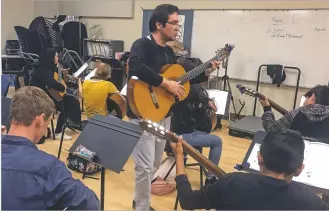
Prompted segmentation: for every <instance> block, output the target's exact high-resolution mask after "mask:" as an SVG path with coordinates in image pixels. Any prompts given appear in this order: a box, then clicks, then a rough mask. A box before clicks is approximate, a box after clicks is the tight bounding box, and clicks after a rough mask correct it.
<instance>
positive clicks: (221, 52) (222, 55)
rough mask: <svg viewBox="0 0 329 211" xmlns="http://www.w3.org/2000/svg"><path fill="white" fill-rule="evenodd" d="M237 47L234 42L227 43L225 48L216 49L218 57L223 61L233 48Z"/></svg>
mask: <svg viewBox="0 0 329 211" xmlns="http://www.w3.org/2000/svg"><path fill="white" fill-rule="evenodd" d="M234 47H235V45H234V44H226V45H225V47H224V48H221V49H219V50H216V57H217V59H218V60H220V61H222V60H224V59H226V58H228V57H229V55H231V52H232V50H233V48H234Z"/></svg>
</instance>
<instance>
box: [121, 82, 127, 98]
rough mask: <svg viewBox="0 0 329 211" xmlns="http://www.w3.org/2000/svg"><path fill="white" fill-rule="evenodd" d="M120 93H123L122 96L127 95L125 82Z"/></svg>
mask: <svg viewBox="0 0 329 211" xmlns="http://www.w3.org/2000/svg"><path fill="white" fill-rule="evenodd" d="M120 94H121V95H123V96H126V95H127V84H126V85H125V86H124V87H123V88H122V90H121V92H120Z"/></svg>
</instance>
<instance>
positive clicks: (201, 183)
mask: <svg viewBox="0 0 329 211" xmlns="http://www.w3.org/2000/svg"><path fill="white" fill-rule="evenodd" d="M202 186H203V167H202V166H201V165H200V188H201V187H202Z"/></svg>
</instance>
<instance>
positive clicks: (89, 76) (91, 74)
mask: <svg viewBox="0 0 329 211" xmlns="http://www.w3.org/2000/svg"><path fill="white" fill-rule="evenodd" d="M96 70H97V68H95V69H93V71H91V72H90V73H89V74H88V75H87V76H86V77H85V80H89V79H91V77H93V76H95V74H96Z"/></svg>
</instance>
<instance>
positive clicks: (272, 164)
mask: <svg viewBox="0 0 329 211" xmlns="http://www.w3.org/2000/svg"><path fill="white" fill-rule="evenodd" d="M171 147H172V148H173V151H174V152H175V155H176V168H177V171H176V174H177V177H176V183H177V191H178V197H179V201H180V205H181V207H182V208H183V209H187V210H193V209H218V210H220V209H233V210H234V209H235V210H240V209H244V210H260V209H261V210H269V209H270V210H292V209H294V210H326V209H329V205H328V204H326V203H325V202H323V201H322V200H321V199H320V197H318V196H317V195H316V194H315V193H314V192H313V191H312V190H311V189H310V188H309V187H307V186H305V185H303V184H300V183H297V182H294V181H292V178H293V177H297V176H299V175H300V173H301V172H302V170H303V168H304V165H303V160H304V149H305V144H304V141H303V139H302V137H301V136H300V135H299V134H297V133H296V132H293V131H286V132H281V133H273V132H270V133H268V134H267V136H266V137H265V139H264V141H263V143H262V145H261V147H260V152H258V164H259V166H260V174H254V173H231V174H227V175H226V176H224V177H223V178H220V179H219V180H218V181H217V182H216V183H215V184H213V185H206V186H204V187H202V188H201V189H200V190H197V191H193V190H192V188H191V185H190V183H189V181H188V179H187V176H186V175H185V173H184V155H183V148H182V143H181V141H179V142H178V144H174V143H171Z"/></svg>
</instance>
